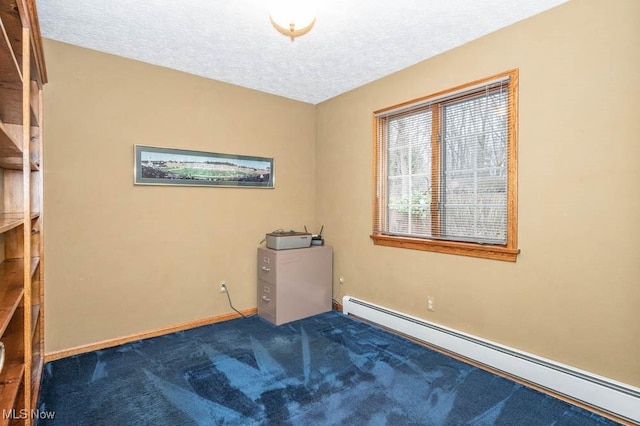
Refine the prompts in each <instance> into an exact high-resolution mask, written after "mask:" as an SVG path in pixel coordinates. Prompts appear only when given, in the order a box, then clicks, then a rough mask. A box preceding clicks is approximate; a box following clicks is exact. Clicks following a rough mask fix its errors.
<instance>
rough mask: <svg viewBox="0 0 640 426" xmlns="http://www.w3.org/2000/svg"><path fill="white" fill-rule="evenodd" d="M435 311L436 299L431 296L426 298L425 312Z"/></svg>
mask: <svg viewBox="0 0 640 426" xmlns="http://www.w3.org/2000/svg"><path fill="white" fill-rule="evenodd" d="M435 310H436V299H434V298H433V297H432V296H429V297H427V311H435Z"/></svg>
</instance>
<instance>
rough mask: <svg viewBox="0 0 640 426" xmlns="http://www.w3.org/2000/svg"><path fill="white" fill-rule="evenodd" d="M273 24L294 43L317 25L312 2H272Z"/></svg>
mask: <svg viewBox="0 0 640 426" xmlns="http://www.w3.org/2000/svg"><path fill="white" fill-rule="evenodd" d="M270 10H271V12H270V14H269V17H270V18H271V24H272V25H273V26H274V28H275V29H276V30H278V31H279V32H280V33H282V34H284V35H286V36H288V37H291V41H293V40H294V39H295V38H296V37H300V36H301V35H304V34H306V33H308V32H309V31H311V28H313V24H315V23H316V11H315V7H314V4H313V1H311V0H277V1H273V2H271V9H270Z"/></svg>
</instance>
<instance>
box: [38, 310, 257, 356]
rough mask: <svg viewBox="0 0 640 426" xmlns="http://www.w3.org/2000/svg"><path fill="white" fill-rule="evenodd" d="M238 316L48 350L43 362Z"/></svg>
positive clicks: (222, 317) (245, 314)
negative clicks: (53, 350) (60, 349)
mask: <svg viewBox="0 0 640 426" xmlns="http://www.w3.org/2000/svg"><path fill="white" fill-rule="evenodd" d="M240 312H241V313H242V315H244V316H249V315H255V314H257V313H258V308H251V309H246V310H244V311H240ZM236 318H240V314H238V313H236V312H233V313H228V314H223V315H216V316H213V317H208V318H202V319H199V320H195V321H190V322H186V323H183V324H178V325H172V326H170V327H164V328H160V329H157V330H152V331H146V332H143V333H138V334H131V335H129V336H124V337H118V338H115V339H109V340H103V341H102V342H96V343H90V344H88V345H82V346H76V347H74V348H70V349H64V350H62V351H56V352H49V353H46V354H45V355H44V362H45V363H47V362H51V361H56V360H58V359H62V358H67V357H70V356H73V355H80V354H83V353H87V352H92V351H97V350H100V349H106V348H112V347H114V346H119V345H122V344H125V343H129V342H135V341H136V340H142V339H148V338H151V337H158V336H162V335H165V334H170V333H175V332H176V331H184V330H189V329H191V328H196V327H201V326H203V325H209V324H215V323H217V322H224V321H229V320H232V319H236Z"/></svg>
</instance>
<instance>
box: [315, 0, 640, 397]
mask: <svg viewBox="0 0 640 426" xmlns="http://www.w3.org/2000/svg"><path fill="white" fill-rule="evenodd" d="M639 16H640V2H638V1H637V0H616V1H615V2H605V1H601V0H592V1H582V0H574V1H571V2H569V3H567V4H565V5H563V6H560V7H558V8H556V9H553V10H551V11H548V12H547V13H544V14H541V15H538V16H536V17H533V18H531V19H529V20H526V21H523V22H520V23H518V24H515V25H513V26H511V27H508V28H506V29H504V30H501V31H498V32H496V33H493V34H491V35H489V36H487V37H483V38H481V39H479V40H477V41H474V42H472V43H469V44H467V45H464V46H462V47H460V48H457V49H454V50H452V51H450V52H447V53H445V54H442V55H440V56H438V57H436V58H433V59H431V60H428V61H425V62H422V63H420V64H418V65H415V66H413V67H410V68H408V69H406V70H403V71H401V72H398V73H396V74H395V75H392V76H389V77H386V78H383V79H381V80H378V81H376V82H373V83H371V84H369V85H366V86H364V87H361V88H359V89H356V90H353V91H351V92H349V93H347V94H344V95H342V96H339V97H336V98H334V99H332V100H329V101H327V102H324V103H322V104H320V105H319V106H318V113H317V126H318V157H317V164H318V189H317V194H318V197H317V209H318V220H319V222H321V223H324V225H325V232H326V237H327V239H328V240H329V241H330V242H331V243H332V244H333V245H334V247H335V265H334V278H335V279H334V282H335V283H336V284H334V286H335V287H334V296H335V297H336V298H340V297H342V296H343V295H345V294H349V295H352V296H356V297H359V298H362V299H365V300H368V301H371V302H374V303H378V304H381V305H384V306H387V307H390V308H394V309H397V310H400V311H403V312H406V313H408V314H412V315H415V316H418V317H421V318H425V319H427V320H431V321H434V322H437V323H440V324H444V325H447V326H451V327H454V328H456V329H459V330H462V331H465V332H469V333H472V334H475V335H478V336H481V337H484V338H487V339H491V340H494V341H497V342H500V343H503V344H506V345H510V346H513V347H516V348H520V349H521V350H525V351H529V352H532V353H535V354H538V355H540V356H544V357H547V358H550V359H553V360H557V361H560V362H563V363H566V364H570V365H573V366H575V367H578V368H582V369H585V370H588V371H591V372H594V373H597V374H601V375H604V376H608V377H610V378H613V379H617V380H620V381H622V382H626V383H629V384H632V385H636V386H639V385H640V363H639V362H638V360H639V359H640V344H638V342H639V341H640V316H639V314H638V312H639V307H640V143H639V140H638V135H639V134H640V120H639V119H638V117H639V114H640V53H639V52H640V50H639V48H638V46H640V21H639V20H638V17H639ZM424 42H425V43H428V40H425V41H424ZM511 68H519V69H520V103H519V106H520V122H519V123H520V124H519V130H520V137H519V184H518V194H519V247H520V248H521V250H522V252H521V255H520V256H519V258H518V261H517V263H515V264H514V263H505V262H500V261H492V260H483V259H475V258H468V257H459V256H453V255H445V254H437V253H428V252H419V251H411V250H406V249H398V248H387V247H380V246H374V245H373V244H372V242H371V241H370V239H369V234H370V232H371V214H372V198H371V190H372V186H371V181H372V172H371V162H372V156H371V153H372V111H375V110H377V109H380V108H383V107H388V106H391V105H394V104H397V103H400V102H404V101H407V100H410V99H413V98H416V97H420V96H424V95H428V94H430V93H434V92H437V91H440V90H443V89H447V88H449V87H453V86H457V85H459V84H463V83H466V82H469V81H473V80H476V79H479V78H483V77H487V76H490V75H493V74H496V73H499V72H502V71H506V70H508V69H511ZM346 182H348V184H345V183H346ZM340 275H342V276H344V277H345V284H344V285H342V286H341V285H340V284H337V282H338V280H337V277H339V276H340ZM427 296H433V297H435V306H436V311H435V312H428V311H427V310H426V306H427V303H426V301H427Z"/></svg>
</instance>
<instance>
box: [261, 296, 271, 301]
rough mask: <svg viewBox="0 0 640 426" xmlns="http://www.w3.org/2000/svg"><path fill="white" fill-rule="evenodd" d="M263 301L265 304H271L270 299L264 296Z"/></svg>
mask: <svg viewBox="0 0 640 426" xmlns="http://www.w3.org/2000/svg"><path fill="white" fill-rule="evenodd" d="M262 300H264V301H265V302H271V299H269V298H268V297H267V296H262Z"/></svg>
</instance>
